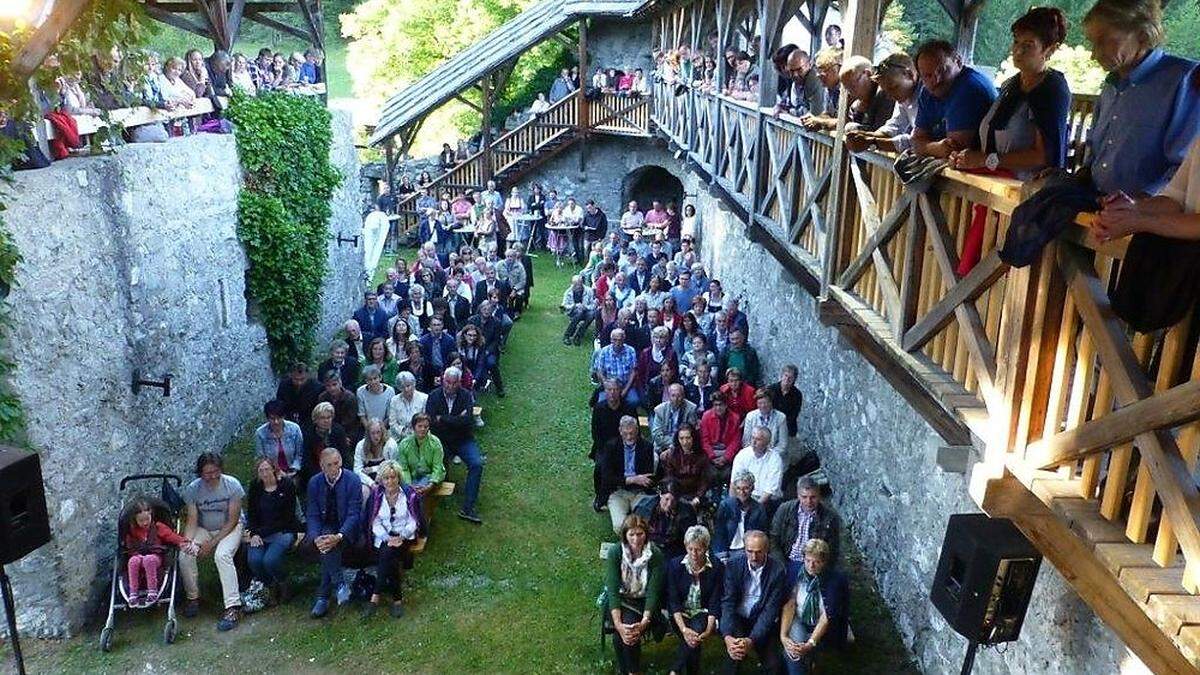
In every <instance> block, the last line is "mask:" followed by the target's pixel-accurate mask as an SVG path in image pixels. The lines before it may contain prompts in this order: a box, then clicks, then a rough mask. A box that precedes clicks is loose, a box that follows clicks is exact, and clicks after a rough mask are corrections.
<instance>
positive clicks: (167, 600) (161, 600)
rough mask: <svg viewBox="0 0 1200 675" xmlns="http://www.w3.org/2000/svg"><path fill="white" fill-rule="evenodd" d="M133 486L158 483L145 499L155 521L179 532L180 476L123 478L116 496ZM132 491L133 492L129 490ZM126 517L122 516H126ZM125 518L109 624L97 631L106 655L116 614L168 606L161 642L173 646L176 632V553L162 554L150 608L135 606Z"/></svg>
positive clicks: (120, 530)
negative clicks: (130, 585) (119, 610)
mask: <svg viewBox="0 0 1200 675" xmlns="http://www.w3.org/2000/svg"><path fill="white" fill-rule="evenodd" d="M132 483H142V484H144V485H146V487H147V488H149V487H150V486H151V485H153V484H154V483H157V484H158V485H157V490H158V496H157V497H155V496H154V492H153V491H152V490H147V494H146V495H145V496H146V497H147V498H148V499H149V501H150V502H151V504H153V505H154V519H155V520H158V521H161V522H164V523H167V524H168V525H171V526H172V528H173V529H175V531H177V532H178V531H179V529H180V524H181V523H180V514H181V513H182V511H183V499H182V498H181V497H180V496H179V487H180V486H181V485H182V484H183V481H182V479H181V478H180V477H179V476H175V475H171V474H165V473H148V474H138V475H135V476H126V477H124V478H122V479H121V484H120V487H119V492H120V493H121V494H122V495H124V494H125V488H126V487H127V486H129V485H130V484H132ZM131 491H132V490H131ZM129 501H130V500H128V499H123V500H122V503H128V502H129ZM125 515H126V514H124V513H123V514H122V516H125ZM126 521H127V519H126V518H125V517H122V518H121V519H120V521H119V522H118V524H117V528H116V529H117V542H116V543H117V546H116V552H115V554H114V555H113V571H112V587H111V589H110V591H109V601H108V621H106V622H105V624H104V628H103V630H101V631H100V650H101V651H104V652H107V651H109V650H111V649H112V639H113V628H114V625H115V619H116V611H117V610H118V609H123V610H142V609H147V610H148V609H152V608H153V607H155V606H157V605H166V606H167V623H166V624H165V625H164V626H163V642H165V643H166V644H171V643H173V642H175V635H176V632H177V631H178V629H179V623H178V621H176V619H175V583H176V578H177V577H178V576H179V564H178V563H179V551H178V550H177V549H175V548H174V547H167V548H166V550H165V552H164V553H163V565H162V574H161V578H160V579H159V580H158V589H157V590H158V600H157V601H156V602H155V603H154V604H153V605H145V606H138V605H136V604H135V603H132V602H131V599H130V596H129V579H128V578H127V576H126V563H127V562H128V559H129V558H128V556H129V552H128V551H127V550H125V546H124V541H125V529H126Z"/></svg>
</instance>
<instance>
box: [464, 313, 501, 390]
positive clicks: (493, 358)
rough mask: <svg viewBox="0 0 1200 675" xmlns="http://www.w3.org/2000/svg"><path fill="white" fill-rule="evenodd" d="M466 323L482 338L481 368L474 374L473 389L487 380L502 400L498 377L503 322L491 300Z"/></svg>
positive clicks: (499, 377)
mask: <svg viewBox="0 0 1200 675" xmlns="http://www.w3.org/2000/svg"><path fill="white" fill-rule="evenodd" d="M467 323H470V324H474V325H475V326H477V327H478V328H479V333H480V335H482V336H483V351H484V354H483V355H482V356H480V358H481V359H483V367H482V368H481V369H479V370H475V371H473V372H474V373H475V382H476V387H475V389H476V390H477V391H478V390H479V387H480V386H482V385H484V384H486V383H487V381H488V379H489V378H490V379H492V380H494V381H495V382H496V396H499V397H500V398H504V395H505V394H504V378H502V377H501V376H500V346H501V345H502V344H503V343H504V322H502V321H501V320H500V319H499V318H498V317H497V316H496V306H495V305H494V304H493V303H492V301H491V300H485V301H484V302H482V303H480V305H479V313H478V314H475V315H473V316H471V317H470V318H468V319H467Z"/></svg>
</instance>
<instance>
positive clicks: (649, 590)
mask: <svg viewBox="0 0 1200 675" xmlns="http://www.w3.org/2000/svg"><path fill="white" fill-rule="evenodd" d="M647 546H649V547H650V562H649V567H648V569H647V574H646V605H645V610H643V611H645V612H649V613H650V615H651V616H654V613H655V612H657V611H658V610H659V608H661V607H662V590H663V582H664V579H665V577H666V572H665V567H664V564H663V554H662V551H660V550H658V546H655V545H654V544H652V543H647ZM621 549H622V547H621V546H620V545H618V546H613V547H611V548H609V549H608V562H607V567H606V569H605V573H604V588H605V589H606V590H607V591H608V610H609V611H612V610H614V609H618V608H620V606H621Z"/></svg>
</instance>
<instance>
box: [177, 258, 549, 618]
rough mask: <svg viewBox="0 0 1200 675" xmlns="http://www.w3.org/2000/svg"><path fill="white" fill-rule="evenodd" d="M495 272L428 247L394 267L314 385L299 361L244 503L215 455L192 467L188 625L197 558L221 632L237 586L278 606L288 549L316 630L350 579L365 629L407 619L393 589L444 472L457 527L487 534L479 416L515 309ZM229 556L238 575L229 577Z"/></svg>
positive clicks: (194, 605) (500, 388)
mask: <svg viewBox="0 0 1200 675" xmlns="http://www.w3.org/2000/svg"><path fill="white" fill-rule="evenodd" d="M510 255H514V256H515V255H516V249H514V250H512V251H510ZM526 262H527V261H526ZM515 265H516V267H518V268H520V267H521V266H522V261H521V259H520V258H515ZM498 266H499V261H496V260H489V259H488V258H487V257H486V256H485V255H484V254H482V253H481V252H480V251H478V250H474V249H470V248H467V247H464V248H462V249H460V250H458V251H456V252H455V253H453V254H452V255H450V256H449V257H447V258H440V257H438V256H437V254H436V251H435V250H434V249H433V248H432V247H427V248H424V249H422V250H421V251H420V252H419V253H418V256H417V258H416V260H413V261H407V260H405V259H404V258H403V257H401V258H399V259H397V260H396V263H395V265H394V266H393V267H392V268H391V269H389V270H388V273H387V279H386V280H385V281H384V282H383V283H381V284H380V285H379V286H378V288H375V289H371V290H368V291H367V292H366V293H365V294H364V299H363V304H362V306H361V307H360V308H359V309H357V310H356V311H355V312H354V314H353V318H351V319H349V320H348V321H347V322H346V324H345V328H344V333H345V338H344V339H342V338H339V339H336V340H334V341H333V342H332V343H331V344H330V346H329V353H328V358H326V359H324V360H323V361H321V363H320V365H319V366H318V367H317V368H316V371H315V373H314V372H313V371H312V370H310V368H309V366H308V365H307V364H305V363H296V364H295V365H294V366H292V367H291V369H290V372H289V373H288V375H287V376H286V377H284V378H283V379H282V380H281V381H280V382H279V386H278V388H277V390H276V393H275V397H274V398H273V399H272V400H270V401H268V402H267V403H266V404H265V405H264V407H263V413H264V416H265V417H266V421H265V422H264V423H263V424H262V425H261V426H259V427H258V428H257V429H256V430H255V433H254V449H255V452H254V455H255V463H254V475H253V476H251V478H252V479H253V480H252V482H251V483H250V485H249V487H248V489H247V488H243V485H242V482H241V481H239V480H238V479H237V478H235V477H233V476H231V475H228V474H226V473H224V461H223V458H222V457H221V456H220V455H217V454H211V453H209V454H205V455H203V456H202V457H201V458H200V459H199V461H198V462H197V466H196V480H195V481H193V482H192V483H191V484H189V485H188V486H187V487H186V489H185V490H184V491H183V498H184V501H185V502H186V504H187V505H188V509H187V518H186V521H185V528H184V531H183V532H182V534H183V535H184V536H185V538H186V539H187V541H189V542H194V544H195V545H196V550H195V551H194V553H193V552H191V549H190V548H189V549H188V550H184V551H183V555H182V558H181V561H182V562H181V570H182V580H183V583H184V589H185V595H186V602H185V605H184V609H183V613H184V615H185V616H187V617H194V616H196V614H197V612H198V609H199V604H200V588H199V585H198V584H197V581H196V579H197V576H196V569H197V561H198V560H202V559H205V558H208V557H211V558H212V559H213V562H214V564H215V565H216V568H217V572H218V576H219V577H220V582H221V588H222V594H223V599H222V602H223V606H224V609H225V611H224V613H223V614H222V616H221V620H220V622H219V623H218V627H219V628H220V629H221V630H230V629H232V628H234V627H235V626H236V625H237V624H238V621H239V620H240V617H241V614H242V604H243V599H242V597H243V596H242V595H241V594H239V586H241V585H242V584H239V573H240V574H243V575H244V574H246V573H249V574H250V575H251V576H252V577H253V580H254V581H256V582H258V583H259V584H261V587H262V588H263V589H265V592H266V593H267V594H268V595H269V596H270V599H271V600H272V601H279V600H286V599H287V598H288V597H289V596H290V595H291V590H290V588H289V585H288V580H287V575H286V570H285V567H284V560H285V558H286V557H287V556H288V555H289V554H290V552H291V551H292V550H293V549H299V551H300V554H301V555H303V556H304V557H306V558H308V559H310V560H312V561H313V562H315V563H317V564H318V565H319V567H320V582H319V584H318V587H317V589H316V597H315V599H314V603H313V607H312V616H313V617H314V618H320V617H323V616H325V615H326V614H327V613H328V612H329V611H330V607H331V604H337V605H342V604H345V603H346V602H347V601H348V600H349V599H350V597H351V585H353V586H357V583H355V584H351V585H348V584H347V583H346V580H345V577H344V570H345V569H346V568H347V567H350V566H354V567H359V568H363V567H366V568H368V569H372V570H373V571H374V575H373V590H371V591H370V592H369V593H364V595H363V598H362V599H363V600H364V601H365V602H364V604H363V613H364V614H365V615H367V616H370V615H372V614H374V613H375V611H376V609H377V608H378V607H380V606H382V605H383V603H384V602H388V603H390V605H389V606H388V607H389V612H390V613H391V614H392V615H393V616H396V617H399V616H401V615H402V614H403V611H404V607H403V602H402V599H401V595H402V594H401V578H402V576H403V573H404V571H405V570H407V569H410V568H411V567H412V564H413V551H412V549H413V546H414V545H415V544H416V543H417V541H418V540H419V539H421V538H423V537H426V536H428V532H429V530H428V522H429V514H430V509H429V506H430V504H429V502H428V499H429V495H430V493H431V491H433V490H435V489H437V488H438V486H439V485H440V484H441V483H442V482H443V481H444V480H445V479H446V477H447V475H448V468H449V467H450V465H451V464H452V463H455V464H457V463H461V464H463V465H465V469H466V482H465V486H464V487H463V490H462V492H461V493H460V494H461V495H462V503H461V508H460V509H459V510H458V514H457V515H458V517H459V518H462V519H463V520H466V521H469V522H471V523H474V524H482V522H483V521H482V519H481V518H480V516H479V511H478V506H477V504H478V499H479V492H480V487H481V483H482V477H483V465H484V457H483V452H482V451H481V449H480V447H479V445H478V443H477V442H476V440H475V430H476V429H477V428H478V427H480V426H482V425H483V421H482V419H481V417H480V414H479V411H477V410H476V403H477V400H478V398H477V397H478V396H479V395H480V394H481V393H483V392H484V391H485V390H492V391H494V392H495V394H496V395H497V396H504V384H503V379H502V377H501V370H500V368H501V365H500V361H501V355H502V353H503V351H504V348H505V344H506V342H507V340H508V337H509V331H510V330H511V328H512V325H513V323H512V322H513V318H514V304H513V303H514V302H515V300H514V295H513V292H512V287H511V285H510V282H509V280H508V278H507V277H505V276H497V274H496V271H497V268H498ZM422 280H425V283H422ZM434 289H437V290H434ZM456 491H457V490H456ZM297 507H299V510H300V512H302V513H303V514H304V515H303V518H302V519H298V518H297V517H296V514H297ZM297 539H299V540H301V543H299V544H297ZM239 549H244V550H245V558H246V565H247V568H244V569H242V570H241V571H240V572H239V566H238V564H237V563H236V562H235V558H236V557H237V556H238V552H239Z"/></svg>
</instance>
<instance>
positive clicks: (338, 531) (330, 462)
mask: <svg viewBox="0 0 1200 675" xmlns="http://www.w3.org/2000/svg"><path fill="white" fill-rule="evenodd" d="M305 504H306V508H305V510H304V515H305V520H306V525H307V527H306V528H305V529H306V534H307V535H308V536H307V539H306V546H307V547H308V549H309V554H310V555H312V554H313V553H314V552H315V553H316V555H317V557H318V558H319V559H320V561H321V582H320V585H318V586H317V598H316V601H315V602H314V603H313V608H312V616H313V618H315V619H319V618H321V617H323V616H325V615H326V614H327V613H328V612H329V596H330V594H331V593H332V594H334V596H335V597H336V599H337V603H338V604H339V605H342V604H345V603H346V602H347V601H348V600H349V599H350V589H349V588H348V587H347V586H346V582H345V581H343V580H342V553H343V552H345V550H346V549H347V548H349V547H351V546H353V545H355V543H356V539H357V535H358V532H359V529H360V521H359V518H360V517H361V516H360V514H361V512H362V482H361V481H359V479H358V474H356V473H354V472H353V471H343V470H342V455H341V454H340V453H339V452H338V450H337V448H325V449H324V450H322V451H321V473H318V474H317V475H315V476H313V477H312V478H311V479H309V481H308V490H307V498H306V502H305Z"/></svg>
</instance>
